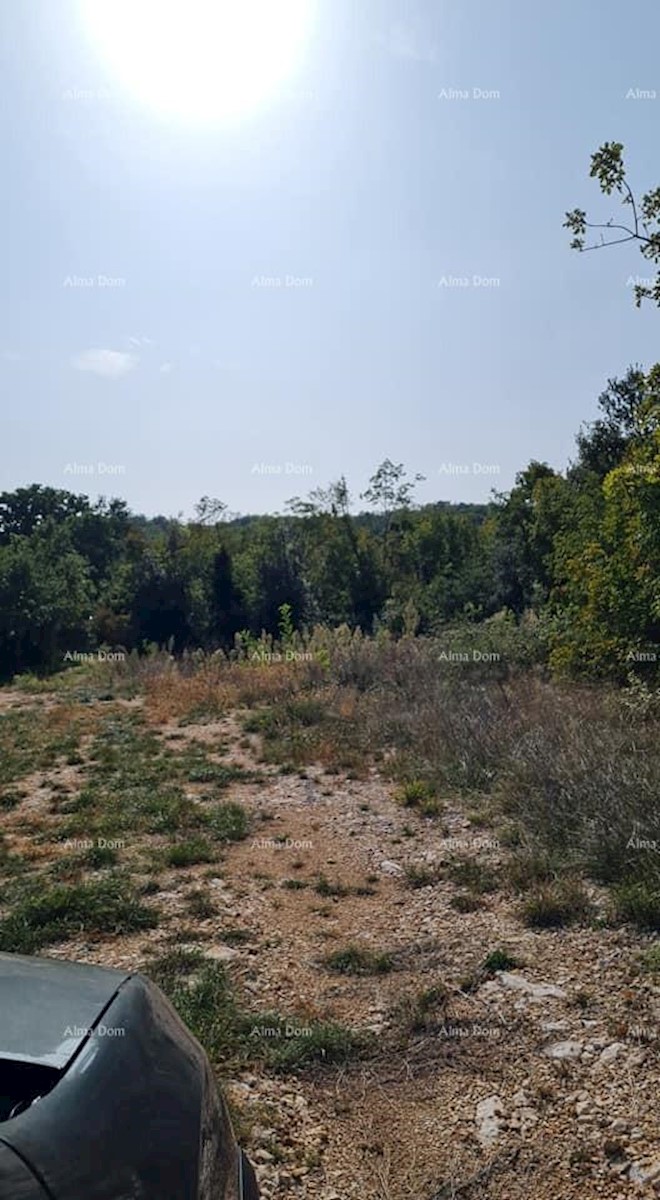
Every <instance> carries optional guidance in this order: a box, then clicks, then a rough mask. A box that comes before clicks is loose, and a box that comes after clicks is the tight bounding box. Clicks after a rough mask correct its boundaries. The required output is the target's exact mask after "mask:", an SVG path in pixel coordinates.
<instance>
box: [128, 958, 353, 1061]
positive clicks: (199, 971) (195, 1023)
mask: <svg viewBox="0 0 660 1200" xmlns="http://www.w3.org/2000/svg"><path fill="white" fill-rule="evenodd" d="M145 972H146V974H148V975H149V976H150V978H151V979H153V980H154V982H155V983H156V984H158V986H159V987H161V988H162V989H163V991H164V992H165V993H166V995H167V996H168V997H169V999H170V1001H171V1002H172V1004H173V1005H174V1007H175V1008H176V1009H177V1011H178V1013H179V1015H180V1016H181V1017H182V1019H183V1020H184V1021H185V1023H186V1025H187V1026H188V1028H189V1029H190V1030H191V1032H192V1033H193V1034H194V1036H195V1037H196V1038H197V1039H198V1041H199V1042H201V1044H202V1045H203V1046H204V1048H205V1050H206V1052H207V1054H208V1055H209V1057H210V1058H211V1061H212V1062H213V1063H214V1064H215V1066H216V1067H221V1068H222V1070H223V1071H228V1070H231V1069H234V1068H236V1067H237V1066H239V1065H241V1064H246V1063H258V1062H262V1063H265V1064H266V1065H267V1066H269V1067H271V1068H272V1069H273V1070H276V1071H291V1070H296V1069H299V1068H303V1067H305V1066H308V1065H310V1064H311V1063H338V1062H346V1061H347V1060H348V1059H349V1058H350V1057H352V1056H355V1054H356V1053H361V1052H363V1050H364V1049H365V1046H366V1045H367V1041H366V1039H364V1038H362V1037H360V1036H359V1035H358V1034H356V1033H354V1032H353V1031H352V1030H350V1029H347V1028H345V1027H344V1026H341V1025H338V1024H335V1023H331V1022H319V1021H312V1022H309V1021H307V1020H306V1019H304V1018H295V1017H283V1016H281V1015H280V1014H278V1013H252V1012H250V1011H249V1010H247V1009H245V1008H243V1007H242V1006H241V1004H240V1003H239V1001H238V999H237V997H236V994H235V992H234V990H233V988H232V985H231V983H230V980H229V977H228V975H227V972H226V971H225V969H224V967H223V966H222V964H220V963H217V962H214V961H212V960H210V959H206V958H205V957H204V954H203V953H202V952H201V951H198V950H192V951H191V950H180V949H175V950H172V951H171V952H170V953H169V954H167V955H165V956H163V957H161V958H159V959H154V960H152V961H151V962H150V963H147V965H146V967H145Z"/></svg>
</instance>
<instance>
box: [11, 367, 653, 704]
mask: <svg viewBox="0 0 660 1200" xmlns="http://www.w3.org/2000/svg"><path fill="white" fill-rule="evenodd" d="M598 408H599V416H598V418H597V419H596V420H595V421H593V422H591V423H589V424H586V425H583V426H582V428H581V429H580V430H579V432H578V434H577V439H576V454H575V459H574V461H573V462H571V464H570V465H569V467H568V469H567V470H566V471H565V472H558V471H556V470H554V469H553V468H551V467H550V466H549V465H548V464H547V463H545V462H542V461H532V462H530V463H529V464H528V465H527V466H526V467H525V468H524V469H522V470H521V471H520V472H519V473H518V475H517V477H516V481H515V486H514V487H513V488H512V489H511V491H510V492H508V493H505V494H502V493H496V492H494V493H493V494H492V500H491V502H490V503H488V504H483V505H478V504H474V505H469V504H462V505H452V504H449V503H447V502H439V503H436V504H426V505H422V506H418V505H416V504H415V502H414V488H415V484H416V483H417V482H418V481H419V478H420V477H419V476H415V475H413V476H410V475H409V474H408V472H407V471H406V469H405V468H404V466H403V464H401V463H396V462H393V461H391V460H389V459H387V460H385V462H383V463H381V464H380V466H379V467H378V468H377V469H376V471H375V472H374V474H373V475H372V477H371V480H370V484H369V487H368V488H367V490H366V491H365V492H364V493H362V495H361V497H360V499H361V500H362V502H363V507H362V509H358V510H357V511H354V510H355V507H356V506H355V503H354V501H353V500H352V497H351V494H350V491H349V485H348V483H347V481H346V480H345V478H343V477H341V478H340V479H338V480H337V481H335V482H333V483H330V484H329V485H328V486H327V487H326V488H316V489H315V490H313V491H312V492H310V494H309V495H308V496H307V497H306V498H301V497H295V498H292V499H291V501H289V503H288V504H287V511H286V513H285V514H283V515H265V516H246V517H236V516H231V515H227V511H226V506H225V505H224V503H223V502H222V501H220V500H216V499H212V498H209V497H206V496H205V497H203V498H202V499H201V500H200V502H199V503H198V504H197V506H196V510H195V517H194V519H192V520H190V521H184V520H182V519H180V518H178V519H171V518H165V517H156V518H151V519H149V518H146V517H144V516H141V515H139V514H134V513H132V512H130V511H129V509H128V507H127V505H126V503H125V502H124V501H123V500H121V499H119V498H113V499H106V498H99V499H97V500H95V501H92V500H91V499H90V498H88V497H87V496H85V495H77V494H74V493H73V492H70V491H67V490H61V489H55V488H52V487H45V486H41V485H39V484H33V485H31V486H29V487H23V488H18V489H17V490H15V491H13V492H3V493H2V494H1V495H0V674H1V675H2V677H3V678H4V679H9V678H12V677H13V676H14V675H16V674H19V673H21V672H26V671H30V672H34V673H36V674H43V673H48V672H52V671H57V670H58V669H61V668H62V667H64V666H66V664H67V662H70V661H71V660H72V658H73V657H74V656H75V655H79V656H80V655H83V654H91V653H94V652H102V651H103V649H104V648H105V650H108V649H113V650H117V648H119V649H120V650H121V651H124V652H130V651H131V650H136V651H138V652H141V653H142V652H146V651H148V649H149V647H169V648H170V650H171V651H172V652H173V653H175V654H178V653H181V652H182V651H184V650H188V649H192V648H202V649H205V650H214V649H221V650H223V651H225V652H230V653H231V652H232V651H233V650H234V649H235V648H236V647H237V646H238V647H239V648H240V646H241V644H242V643H244V642H245V639H246V638H248V637H249V636H250V635H251V636H253V637H259V636H260V635H261V633H262V632H263V631H265V632H266V633H267V634H273V635H277V633H278V632H281V622H282V619H283V614H284V619H285V621H286V622H287V623H288V624H290V626H291V628H292V629H294V630H305V629H306V630H311V629H312V628H313V627H315V626H317V625H331V626H337V625H347V626H348V627H349V628H352V629H357V628H359V629H360V630H362V632H363V633H365V634H372V633H377V632H378V630H383V629H384V630H387V631H388V632H389V633H390V634H391V635H392V636H394V637H399V636H401V635H405V634H408V635H414V634H418V635H426V636H433V635H436V634H438V633H439V632H440V631H441V630H443V629H444V628H446V627H447V626H448V625H453V624H463V625H464V624H470V625H472V624H475V623H479V624H481V623H483V622H487V621H489V619H492V618H495V617H496V616H498V614H504V615H506V616H507V617H508V619H509V621H510V622H511V621H512V622H514V623H515V624H516V626H520V625H521V624H522V625H523V626H524V627H525V629H526V630H527V632H528V634H529V635H530V637H531V640H532V642H533V649H532V650H530V644H531V643H530V637H527V638H526V639H525V647H526V653H533V656H534V657H535V659H536V660H537V661H541V662H544V663H546V664H547V666H548V668H549V670H551V671H552V672H553V673H557V674H569V675H573V676H583V677H586V678H590V677H591V678H609V679H612V680H621V681H625V680H626V679H628V677H629V676H630V675H631V674H633V675H639V676H641V677H642V678H644V679H653V678H654V677H655V676H656V675H657V664H658V643H659V641H660V488H659V487H658V484H659V483H660V364H656V365H654V366H653V367H651V369H650V370H647V371H645V370H643V369H642V368H641V367H640V366H638V365H636V366H631V367H630V368H629V369H628V371H627V373H626V374H625V375H624V376H623V377H622V378H614V379H609V380H608V381H607V383H606V386H605V388H604V390H603V392H602V393H601V395H600V397H599V399H598Z"/></svg>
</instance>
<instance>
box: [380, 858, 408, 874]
mask: <svg viewBox="0 0 660 1200" xmlns="http://www.w3.org/2000/svg"><path fill="white" fill-rule="evenodd" d="M379 870H381V871H382V872H383V875H403V867H400V866H399V864H398V863H395V862H392V861H391V860H390V859H388V858H384V859H383V861H382V863H380V864H379Z"/></svg>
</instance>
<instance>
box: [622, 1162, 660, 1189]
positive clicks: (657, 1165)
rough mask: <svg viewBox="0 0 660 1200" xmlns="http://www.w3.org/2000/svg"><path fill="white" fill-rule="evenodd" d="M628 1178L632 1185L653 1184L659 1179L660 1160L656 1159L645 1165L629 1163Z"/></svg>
mask: <svg viewBox="0 0 660 1200" xmlns="http://www.w3.org/2000/svg"><path fill="white" fill-rule="evenodd" d="M628 1178H629V1179H630V1181H631V1182H632V1183H655V1182H656V1180H658V1179H660V1159H658V1158H656V1159H654V1161H653V1162H650V1163H646V1165H644V1164H643V1163H636V1162H634V1163H631V1164H630V1168H629V1170H628Z"/></svg>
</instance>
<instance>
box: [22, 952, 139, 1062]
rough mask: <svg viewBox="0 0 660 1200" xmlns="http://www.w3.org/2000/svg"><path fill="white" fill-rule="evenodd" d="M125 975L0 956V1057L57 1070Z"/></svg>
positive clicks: (53, 961) (55, 961) (81, 965)
mask: <svg viewBox="0 0 660 1200" xmlns="http://www.w3.org/2000/svg"><path fill="white" fill-rule="evenodd" d="M128 978H129V975H128V974H127V973H125V972H123V971H114V970H109V969H107V968H105V967H90V966H87V965H86V964H85V963H71V962H61V961H59V960H58V959H54V958H23V957H22V956H21V955H17V954H0V1058H5V1059H13V1060H14V1061H15V1062H27V1063H40V1064H41V1065H42V1066H47V1067H55V1068H57V1069H58V1070H62V1069H63V1068H64V1067H66V1065H67V1063H68V1062H69V1060H70V1059H71V1058H72V1056H73V1055H74V1054H75V1053H76V1051H77V1050H78V1048H79V1046H80V1045H81V1043H82V1042H83V1041H84V1040H85V1038H86V1036H87V1032H88V1030H89V1029H90V1028H91V1027H93V1026H94V1025H95V1024H96V1022H97V1021H98V1019H99V1017H100V1016H101V1014H102V1013H103V1011H104V1009H105V1008H107V1006H108V1004H110V1002H111V1000H112V998H113V997H114V996H115V995H116V994H117V992H118V990H119V988H120V987H121V986H122V984H123V983H124V982H125V981H126V979H128Z"/></svg>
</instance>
